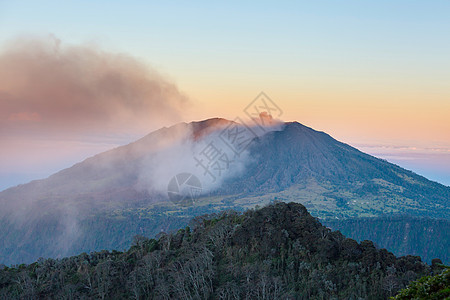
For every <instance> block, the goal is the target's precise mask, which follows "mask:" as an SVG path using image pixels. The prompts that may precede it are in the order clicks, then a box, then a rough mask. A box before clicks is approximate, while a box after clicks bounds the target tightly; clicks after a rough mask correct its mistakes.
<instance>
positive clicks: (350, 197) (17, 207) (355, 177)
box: [0, 118, 450, 263]
mask: <svg viewBox="0 0 450 300" xmlns="http://www.w3.org/2000/svg"><path fill="white" fill-rule="evenodd" d="M179 174H188V175H189V176H191V175H192V176H194V177H196V178H198V181H199V182H200V183H201V186H199V187H197V188H198V191H197V193H196V194H195V195H192V194H190V195H187V199H188V200H189V201H187V202H186V201H185V202H183V205H179V204H180V203H177V202H176V201H175V202H174V201H170V200H173V199H169V197H168V194H167V189H168V184H169V182H171V179H173V178H181V177H177V175H179ZM177 184H180V185H181V184H182V182H181V183H180V182H178V181H177ZM169 188H170V187H169ZM191 190H192V187H191ZM180 197H182V198H184V199H186V195H180ZM449 199H450V187H447V186H444V185H441V184H439V183H436V182H432V181H430V180H427V179H426V178H424V177H422V176H420V175H417V174H415V173H413V172H411V171H408V170H405V169H403V168H401V167H399V166H397V165H394V164H391V163H389V162H387V161H385V160H382V159H378V158H375V157H373V156H370V155H368V154H365V153H362V152H361V151H359V150H357V149H355V148H353V147H351V146H349V145H347V144H344V143H342V142H339V141H337V140H335V139H333V138H332V137H331V136H329V135H328V134H326V133H323V132H319V131H315V130H313V129H311V128H309V127H306V126H304V125H302V124H300V123H297V122H290V123H282V124H275V125H273V124H272V125H271V126H270V127H260V126H257V125H254V126H248V125H243V124H238V123H235V122H232V121H228V120H225V119H219V118H216V119H209V120H204V121H200V122H192V123H189V124H187V123H180V124H177V125H174V126H172V127H170V128H162V129H159V130H157V131H155V132H153V133H150V134H149V135H147V136H145V137H143V138H142V139H140V140H138V141H136V142H134V143H131V144H129V145H126V146H122V147H118V148H115V149H112V150H110V151H107V152H104V153H101V154H98V155H96V156H93V157H91V158H88V159H86V160H85V161H83V162H81V163H78V164H76V165H74V166H73V167H71V168H68V169H65V170H62V171H60V172H58V173H56V174H54V175H52V176H50V177H49V178H47V179H44V180H36V181H32V182H30V183H28V184H24V185H19V186H17V187H13V188H10V189H7V190H5V191H3V192H0V207H1V211H0V226H1V228H2V231H1V232H0V258H1V260H3V261H0V263H17V262H22V261H25V262H29V261H33V260H35V259H37V258H38V257H39V256H61V255H70V254H76V253H78V252H82V251H92V250H99V249H103V248H108V249H110V248H119V249H120V248H121V247H122V248H123V247H126V246H128V244H129V242H130V240H131V238H132V236H133V235H134V234H144V235H150V236H152V235H153V236H154V235H155V234H157V233H158V232H160V231H162V230H164V231H167V230H172V229H176V228H178V227H180V226H183V224H185V223H186V222H187V221H188V220H189V219H190V218H191V217H193V216H195V215H200V214H204V213H211V212H217V211H222V210H226V209H230V208H233V209H237V210H244V209H247V208H252V207H254V206H256V205H265V204H267V203H270V202H273V201H295V202H300V203H302V204H303V205H305V206H306V207H307V208H308V210H309V211H310V212H311V213H312V214H313V215H314V216H316V217H319V218H323V219H336V218H339V219H343V218H354V217H377V216H384V215H392V214H395V215H398V214H408V215H410V216H421V217H423V216H426V217H433V218H441V219H444V220H449V219H450V209H449V205H448V203H449ZM191 200H192V201H191ZM447 242H448V241H447ZM49 244H51V245H55V246H54V247H52V249H53V250H52V251H50V250H49V248H48V247H47V245H49Z"/></svg>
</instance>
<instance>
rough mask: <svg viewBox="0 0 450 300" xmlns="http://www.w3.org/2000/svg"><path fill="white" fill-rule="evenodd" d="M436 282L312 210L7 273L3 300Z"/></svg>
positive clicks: (189, 295)
mask: <svg viewBox="0 0 450 300" xmlns="http://www.w3.org/2000/svg"><path fill="white" fill-rule="evenodd" d="M432 273H433V269H432V268H431V267H429V266H428V265H426V264H424V263H423V262H421V260H420V258H419V257H416V256H405V257H400V258H396V257H395V256H394V255H393V254H392V253H390V252H388V251H387V250H385V249H381V250H380V249H377V248H376V247H375V246H374V245H373V243H372V242H370V241H363V242H361V243H357V242H356V241H355V240H352V239H348V238H346V237H345V236H343V235H342V234H341V233H340V232H338V231H336V232H332V231H331V230H330V229H328V228H326V227H324V226H322V225H321V224H320V223H319V221H318V220H317V219H315V218H314V217H312V216H311V215H310V214H309V213H308V212H307V210H306V209H305V207H304V206H302V205H301V204H296V203H289V204H286V203H276V204H274V205H270V206H268V207H265V208H262V209H259V210H249V211H247V212H245V213H238V212H234V211H228V212H223V213H220V214H215V215H208V216H203V217H197V218H195V219H193V220H192V221H191V224H190V226H189V227H186V228H185V229H182V230H179V231H178V232H176V233H173V234H160V235H159V236H158V239H147V238H145V237H142V236H137V237H135V239H134V242H133V245H132V246H131V248H130V249H129V250H128V251H125V252H118V251H112V252H109V251H101V252H94V253H91V254H86V253H83V254H81V255H78V256H73V257H69V258H64V259H57V260H54V259H40V260H39V261H37V262H35V263H33V264H30V265H19V266H15V267H13V268H8V267H3V268H2V270H0V299H38V298H39V299H91V298H95V299H280V298H283V299H344V298H345V299H359V298H366V299H386V298H387V297H389V296H393V295H394V294H395V293H396V292H397V291H398V290H399V289H401V288H404V287H406V286H407V285H408V283H409V282H411V281H412V280H416V279H417V278H419V277H422V276H423V275H429V274H432Z"/></svg>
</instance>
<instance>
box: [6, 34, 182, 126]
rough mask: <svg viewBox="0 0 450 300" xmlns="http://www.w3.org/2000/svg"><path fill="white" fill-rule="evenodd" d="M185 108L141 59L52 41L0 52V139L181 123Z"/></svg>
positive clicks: (25, 41)
mask: <svg viewBox="0 0 450 300" xmlns="http://www.w3.org/2000/svg"><path fill="white" fill-rule="evenodd" d="M186 102H187V98H186V96H184V95H183V94H182V93H181V92H180V91H179V90H178V88H177V87H176V85H175V84H173V83H171V82H169V81H168V80H167V79H165V78H164V77H163V76H162V75H161V74H159V73H158V72H157V71H155V70H154V69H152V68H151V67H149V66H147V65H145V64H144V63H142V62H141V61H139V60H137V59H135V58H133V57H131V56H128V55H125V54H117V53H110V52H107V51H104V50H101V49H100V48H98V47H95V46H92V45H64V44H63V43H62V42H61V41H60V40H59V39H57V38H55V37H48V38H21V39H17V40H15V41H13V42H10V43H9V44H8V45H7V46H6V47H4V48H3V51H2V52H0V134H2V135H11V134H33V135H36V134H43V133H46V134H64V135H67V134H71V133H73V134H86V133H89V134H95V133H98V134H106V133H108V134H111V133H114V134H117V133H127V132H130V131H133V130H143V128H146V129H145V130H143V131H145V132H148V131H149V128H151V127H153V128H154V127H156V126H157V125H159V124H161V123H167V122H169V123H173V122H175V121H178V120H179V117H180V109H181V108H182V107H183V105H184V104H185V103H186Z"/></svg>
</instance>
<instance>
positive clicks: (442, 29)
mask: <svg viewBox="0 0 450 300" xmlns="http://www.w3.org/2000/svg"><path fill="white" fill-rule="evenodd" d="M449 12H450V2H448V1H427V2H425V1H395V2H394V1H373V2H367V1H364V2H363V1H339V2H338V1H295V2H294V1H277V2H276V3H275V2H266V1H258V2H250V1H239V2H237V1H227V2H223V3H219V2H217V3H215V2H214V1H190V2H182V1H164V2H161V1H158V2H156V1H3V0H0V139H1V140H0V190H2V189H5V188H7V187H10V186H13V185H16V184H20V183H25V182H28V181H30V180H32V179H38V178H44V177H46V176H48V175H50V174H52V173H53V172H56V171H58V170H61V169H63V168H66V167H70V166H71V165H73V164H74V163H76V162H78V161H80V160H82V159H84V158H86V157H88V156H91V155H94V154H96V153H98V152H101V151H105V150H108V149H110V148H112V147H116V146H118V145H123V144H126V143H129V142H131V141H133V140H135V139H137V138H139V137H141V136H143V135H145V134H147V133H149V132H151V131H153V130H155V129H158V128H159V127H162V126H170V125H171V124H174V123H176V122H180V121H185V122H189V121H192V120H200V119H205V118H211V117H216V116H220V117H224V118H228V119H234V118H236V117H241V116H243V115H244V112H243V110H244V108H245V107H246V106H247V105H248V104H249V103H250V102H251V101H252V100H253V99H254V98H255V97H256V96H257V95H258V94H259V93H260V92H261V91H264V92H265V93H266V94H267V95H269V97H271V99H272V100H273V101H274V102H275V103H277V105H278V106H279V107H280V108H281V109H282V111H283V114H282V116H281V118H282V119H283V120H285V121H294V120H295V121H298V122H300V123H302V124H305V125H307V126H310V127H312V128H314V129H316V130H320V131H325V132H327V133H329V134H330V135H332V136H333V137H334V138H336V139H338V140H340V141H343V142H346V143H348V144H350V145H352V146H355V147H357V148H358V149H360V150H362V151H365V152H367V153H370V154H373V155H376V156H377V157H382V158H386V159H387V160H389V161H391V162H394V163H396V164H399V165H400V166H402V167H405V168H406V169H410V170H413V171H415V172H417V173H418V174H421V175H424V176H426V177H428V178H429V179H432V180H435V181H438V182H441V183H443V184H446V185H450V39H449V38H448V37H449V36H450V18H449V17H448V15H449Z"/></svg>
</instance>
